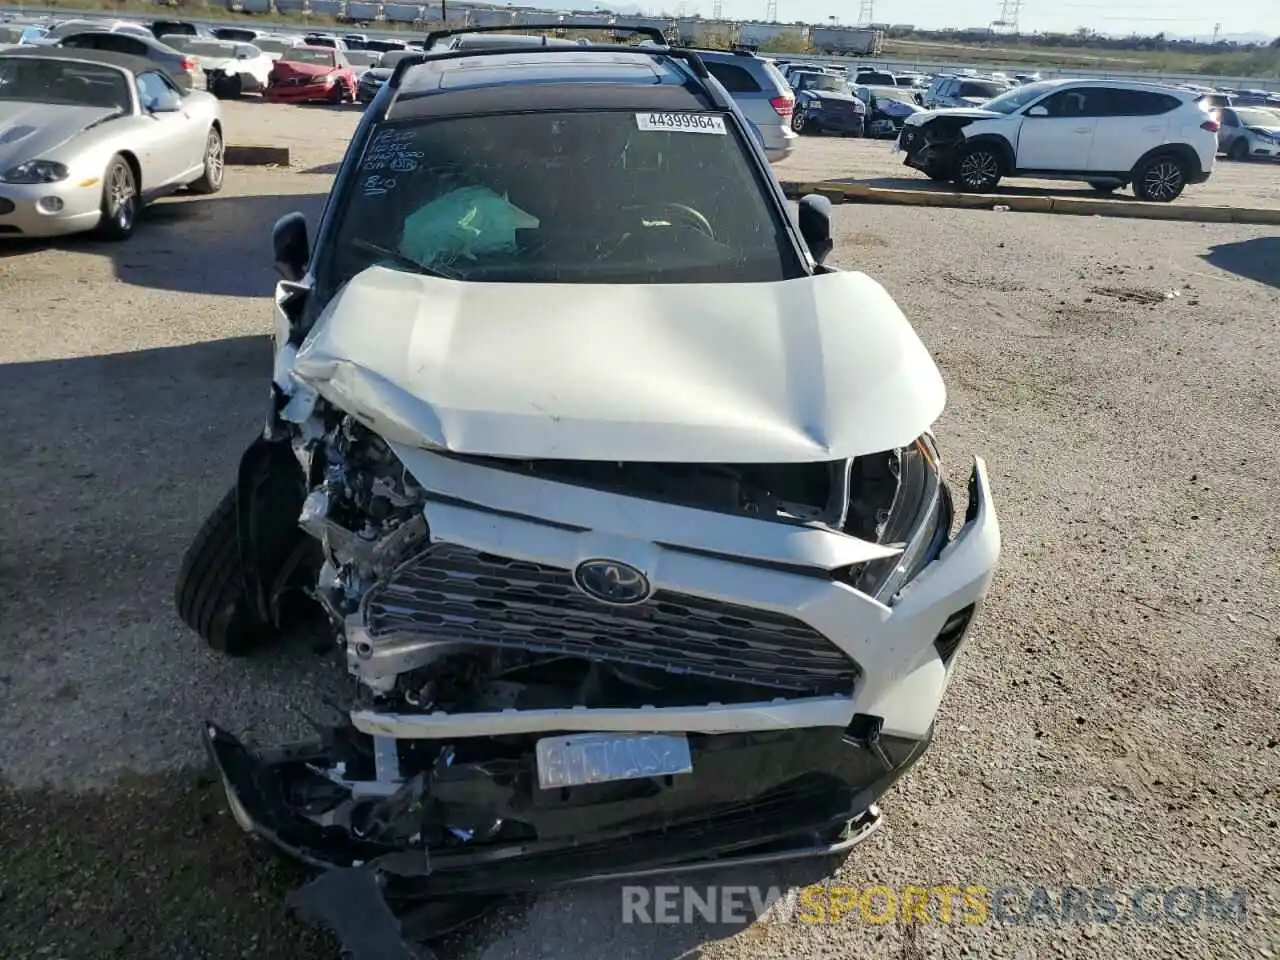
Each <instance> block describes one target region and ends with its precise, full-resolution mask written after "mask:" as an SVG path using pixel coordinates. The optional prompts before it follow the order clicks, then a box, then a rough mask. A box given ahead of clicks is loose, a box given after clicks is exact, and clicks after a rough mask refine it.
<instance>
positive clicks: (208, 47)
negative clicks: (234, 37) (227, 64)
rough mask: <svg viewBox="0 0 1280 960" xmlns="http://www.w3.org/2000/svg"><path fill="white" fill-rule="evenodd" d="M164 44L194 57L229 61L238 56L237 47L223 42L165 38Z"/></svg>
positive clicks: (188, 38) (191, 38)
mask: <svg viewBox="0 0 1280 960" xmlns="http://www.w3.org/2000/svg"><path fill="white" fill-rule="evenodd" d="M164 42H165V43H167V44H168V45H169V46H171V47H173V48H174V49H175V50H181V51H182V52H183V53H189V54H191V56H193V57H209V58H210V59H213V60H229V59H231V58H232V57H234V56H235V55H236V49H237V45H236V44H234V43H229V42H227V41H223V40H198V39H196V38H195V37H165V38H164Z"/></svg>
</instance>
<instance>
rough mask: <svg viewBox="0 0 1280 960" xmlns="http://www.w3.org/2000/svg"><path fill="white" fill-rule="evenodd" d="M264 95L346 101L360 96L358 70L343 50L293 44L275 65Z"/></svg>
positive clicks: (276, 99) (274, 99) (279, 100)
mask: <svg viewBox="0 0 1280 960" xmlns="http://www.w3.org/2000/svg"><path fill="white" fill-rule="evenodd" d="M263 96H264V97H265V98H266V99H267V100H269V101H271V102H272V103H308V102H312V101H316V100H323V101H326V102H328V103H345V102H347V101H352V100H355V98H356V74H355V71H354V70H352V69H351V64H350V63H348V62H347V58H346V56H345V55H344V54H343V52H342V51H341V50H332V49H330V48H329V47H292V48H290V49H288V50H286V51H285V52H284V53H282V54H280V59H279V60H277V61H276V62H275V65H274V66H272V68H271V72H270V73H269V74H268V75H267V89H266V90H265V91H264V92H263Z"/></svg>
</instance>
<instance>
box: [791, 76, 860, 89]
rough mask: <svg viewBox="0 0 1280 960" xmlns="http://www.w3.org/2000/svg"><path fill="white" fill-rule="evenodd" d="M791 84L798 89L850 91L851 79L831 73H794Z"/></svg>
mask: <svg viewBox="0 0 1280 960" xmlns="http://www.w3.org/2000/svg"><path fill="white" fill-rule="evenodd" d="M791 86H793V87H795V89H797V90H828V91H831V92H832V93H848V92H849V81H848V80H846V79H844V77H837V76H833V75H832V74H829V73H794V74H792V75H791Z"/></svg>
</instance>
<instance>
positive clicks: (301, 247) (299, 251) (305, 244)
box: [271, 211, 311, 283]
mask: <svg viewBox="0 0 1280 960" xmlns="http://www.w3.org/2000/svg"><path fill="white" fill-rule="evenodd" d="M271 244H272V246H273V247H274V248H275V259H276V273H278V274H280V276H282V277H283V278H284V279H286V280H290V281H292V282H294V283H297V282H298V281H299V280H301V279H302V278H303V277H304V276H306V274H307V261H308V260H310V259H311V243H310V241H309V240H308V239H307V218H306V217H305V216H304V215H303V214H301V213H298V212H297V211H294V212H293V213H286V214H285V215H284V216H283V217H281V218H280V219H279V220H277V221H276V225H275V226H274V227H272V228H271Z"/></svg>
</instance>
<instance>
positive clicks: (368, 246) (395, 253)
mask: <svg viewBox="0 0 1280 960" xmlns="http://www.w3.org/2000/svg"><path fill="white" fill-rule="evenodd" d="M351 243H352V245H353V246H356V247H359V248H360V249H362V250H367V251H369V252H370V253H376V254H377V255H378V256H380V257H385V258H386V259H388V260H390V261H391V262H392V263H395V264H398V265H399V266H402V267H405V268H406V269H408V270H412V271H413V272H414V273H420V274H422V275H423V276H427V277H440V278H442V279H444V280H461V279H462V277H461V276H459V275H458V274H457V273H454V272H453V271H451V270H441V269H440V268H439V267H428V266H427V265H426V264H423V263H419V262H418V261H417V260H415V259H413V257H406V256H405V255H404V254H403V253H401V252H400V251H399V250H392V249H391V248H390V247H384V246H382V244H380V243H374V242H373V241H372V240H366V239H365V238H364V237H353V238H352V239H351Z"/></svg>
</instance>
